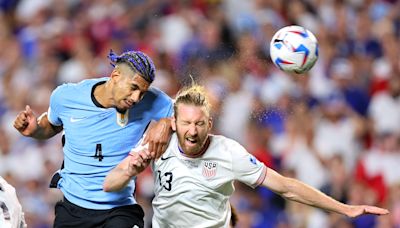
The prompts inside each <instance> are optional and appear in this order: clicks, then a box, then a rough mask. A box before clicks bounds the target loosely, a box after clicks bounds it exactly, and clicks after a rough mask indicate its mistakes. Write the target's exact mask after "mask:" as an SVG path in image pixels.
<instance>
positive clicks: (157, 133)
mask: <svg viewBox="0 0 400 228" xmlns="http://www.w3.org/2000/svg"><path fill="white" fill-rule="evenodd" d="M171 122H172V118H171V117H166V118H161V119H160V120H159V121H157V122H155V123H152V124H151V125H150V126H149V129H148V130H147V133H146V137H145V138H144V140H143V143H142V145H145V144H147V143H148V144H149V151H150V152H151V154H152V157H154V158H159V157H161V155H162V154H163V153H164V152H165V150H166V149H167V147H168V143H169V140H170V138H171V135H172V132H173V131H172V127H171Z"/></svg>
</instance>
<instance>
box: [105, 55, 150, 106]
mask: <svg viewBox="0 0 400 228" xmlns="http://www.w3.org/2000/svg"><path fill="white" fill-rule="evenodd" d="M108 58H109V59H110V60H111V65H113V66H114V70H113V72H112V73H111V82H112V87H111V88H112V96H113V99H114V103H115V106H116V107H117V108H118V109H122V110H125V109H128V108H130V107H132V106H133V105H134V104H135V103H137V102H139V101H140V99H142V98H143V96H144V93H145V92H146V91H147V90H148V88H149V86H150V84H151V83H152V82H153V80H154V77H155V76H154V75H155V74H154V72H155V67H154V64H153V61H152V60H151V59H150V57H148V56H147V55H146V54H144V53H142V52H140V51H129V52H124V53H122V54H121V55H116V54H115V53H114V52H113V51H110V54H109V55H108Z"/></svg>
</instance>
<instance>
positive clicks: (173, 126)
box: [171, 116, 176, 131]
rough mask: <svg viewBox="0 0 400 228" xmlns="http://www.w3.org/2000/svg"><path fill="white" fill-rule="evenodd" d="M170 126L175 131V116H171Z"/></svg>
mask: <svg viewBox="0 0 400 228" xmlns="http://www.w3.org/2000/svg"><path fill="white" fill-rule="evenodd" d="M171 127H172V130H173V131H176V119H175V116H173V117H172V121H171Z"/></svg>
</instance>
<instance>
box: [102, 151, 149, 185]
mask: <svg viewBox="0 0 400 228" xmlns="http://www.w3.org/2000/svg"><path fill="white" fill-rule="evenodd" d="M150 161H151V159H150V152H149V151H148V150H146V149H144V150H141V151H139V152H132V151H131V152H130V153H129V156H128V157H126V158H125V159H124V160H122V162H121V163H119V164H118V165H117V166H116V167H115V168H114V169H112V170H111V172H110V173H109V174H108V175H107V177H106V179H105V180H104V183H103V191H105V192H116V191H120V190H122V189H123V188H125V187H126V186H127V185H128V183H129V181H130V180H131V179H132V177H134V176H136V175H138V174H139V173H141V172H142V171H143V170H144V169H146V167H147V166H148V165H149V164H150Z"/></svg>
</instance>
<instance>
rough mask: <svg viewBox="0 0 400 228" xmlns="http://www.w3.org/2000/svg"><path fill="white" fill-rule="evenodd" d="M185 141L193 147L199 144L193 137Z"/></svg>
mask: <svg viewBox="0 0 400 228" xmlns="http://www.w3.org/2000/svg"><path fill="white" fill-rule="evenodd" d="M185 141H186V143H187V144H189V145H192V146H193V145H196V144H197V139H196V138H193V137H187V138H185Z"/></svg>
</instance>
